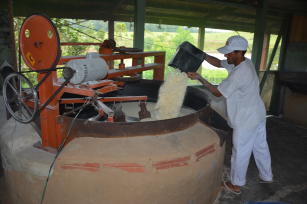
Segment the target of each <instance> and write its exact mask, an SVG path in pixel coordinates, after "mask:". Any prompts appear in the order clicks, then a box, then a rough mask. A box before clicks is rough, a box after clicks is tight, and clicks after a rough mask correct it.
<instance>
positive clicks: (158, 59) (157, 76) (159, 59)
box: [153, 55, 165, 81]
mask: <svg viewBox="0 0 307 204" xmlns="http://www.w3.org/2000/svg"><path fill="white" fill-rule="evenodd" d="M154 62H155V63H159V64H162V66H163V67H162V68H159V69H154V72H153V79H154V80H160V81H163V80H164V69H165V55H158V56H155V59H154Z"/></svg>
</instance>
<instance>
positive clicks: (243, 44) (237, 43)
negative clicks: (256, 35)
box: [217, 35, 248, 54]
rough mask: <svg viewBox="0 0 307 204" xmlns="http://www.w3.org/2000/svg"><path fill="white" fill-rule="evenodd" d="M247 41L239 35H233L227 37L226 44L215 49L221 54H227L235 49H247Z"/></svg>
mask: <svg viewBox="0 0 307 204" xmlns="http://www.w3.org/2000/svg"><path fill="white" fill-rule="evenodd" d="M247 46H248V42H247V40H246V39H245V38H243V37H241V36H240V35H235V36H232V37H230V38H228V39H227V41H226V45H225V46H224V47H221V48H219V49H217V51H219V52H220V53H222V54H228V53H231V52H233V51H235V50H247Z"/></svg>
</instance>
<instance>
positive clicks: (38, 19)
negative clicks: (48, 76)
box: [19, 15, 61, 70]
mask: <svg viewBox="0 0 307 204" xmlns="http://www.w3.org/2000/svg"><path fill="white" fill-rule="evenodd" d="M38 25H39V26H38ZM19 48H20V51H21V54H22V57H23V60H24V61H25V63H26V65H27V66H28V67H29V68H31V69H32V70H41V69H48V68H52V67H55V66H56V65H57V64H58V61H59V59H60V57H61V49H60V40H59V34H58V31H57V29H56V27H55V26H54V24H53V23H52V21H51V20H50V19H48V18H47V17H45V16H43V15H32V16H30V17H28V18H27V19H26V20H25V21H24V22H23V24H22V26H21V29H20V33H19Z"/></svg>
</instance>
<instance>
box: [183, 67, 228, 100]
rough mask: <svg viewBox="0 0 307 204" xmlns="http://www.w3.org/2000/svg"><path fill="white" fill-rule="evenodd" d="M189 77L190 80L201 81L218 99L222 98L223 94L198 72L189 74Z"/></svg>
mask: <svg viewBox="0 0 307 204" xmlns="http://www.w3.org/2000/svg"><path fill="white" fill-rule="evenodd" d="M187 75H188V77H189V78H190V79H197V80H199V81H200V82H201V83H202V84H203V85H204V87H205V88H207V89H208V90H209V91H210V92H211V93H212V94H213V95H215V96H217V97H220V96H222V94H221V92H220V91H219V90H218V89H217V88H216V87H215V86H213V85H212V84H211V83H210V82H208V81H207V80H206V79H204V78H203V77H202V76H201V75H200V74H198V73H196V72H188V73H187Z"/></svg>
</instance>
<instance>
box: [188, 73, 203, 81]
mask: <svg viewBox="0 0 307 204" xmlns="http://www.w3.org/2000/svg"><path fill="white" fill-rule="evenodd" d="M187 75H188V77H189V78H190V79H193V80H200V79H201V78H202V77H201V76H200V74H198V73H197V72H188V73H187Z"/></svg>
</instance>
